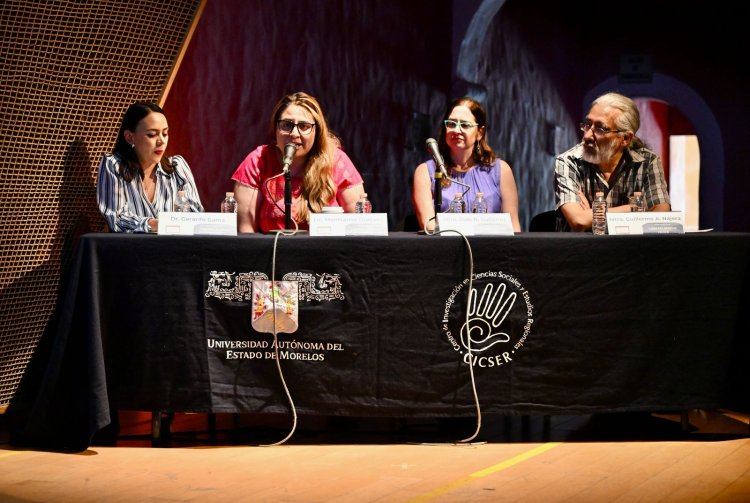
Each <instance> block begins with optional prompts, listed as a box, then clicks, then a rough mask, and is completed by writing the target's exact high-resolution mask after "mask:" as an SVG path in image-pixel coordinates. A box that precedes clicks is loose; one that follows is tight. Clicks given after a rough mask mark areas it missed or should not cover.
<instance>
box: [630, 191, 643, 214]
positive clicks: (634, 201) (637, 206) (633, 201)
mask: <svg viewBox="0 0 750 503" xmlns="http://www.w3.org/2000/svg"><path fill="white" fill-rule="evenodd" d="M630 211H646V198H644V197H643V193H642V192H633V195H632V196H630Z"/></svg>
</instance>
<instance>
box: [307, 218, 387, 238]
mask: <svg viewBox="0 0 750 503" xmlns="http://www.w3.org/2000/svg"><path fill="white" fill-rule="evenodd" d="M310 235H311V236H387V235H388V214H387V213H311V214H310Z"/></svg>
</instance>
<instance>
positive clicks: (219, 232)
mask: <svg viewBox="0 0 750 503" xmlns="http://www.w3.org/2000/svg"><path fill="white" fill-rule="evenodd" d="M157 232H158V233H159V235H164V236H236V235H237V214H236V213H211V212H203V213H192V212H188V213H182V212H173V211H162V212H161V213H159V228H158V230H157Z"/></svg>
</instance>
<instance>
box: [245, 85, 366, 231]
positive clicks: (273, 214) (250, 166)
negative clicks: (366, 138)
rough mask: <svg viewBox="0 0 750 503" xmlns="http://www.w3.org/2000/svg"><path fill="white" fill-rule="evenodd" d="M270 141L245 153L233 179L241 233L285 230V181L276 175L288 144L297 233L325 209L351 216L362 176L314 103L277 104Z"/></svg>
mask: <svg viewBox="0 0 750 503" xmlns="http://www.w3.org/2000/svg"><path fill="white" fill-rule="evenodd" d="M271 138H272V141H271V143H269V144H266V145H261V146H259V147H257V148H256V149H255V150H253V151H252V152H250V154H249V155H248V156H247V157H246V158H245V160H244V161H242V163H241V164H240V165H239V167H238V168H237V169H236V170H235V172H234V174H233V175H232V179H233V180H234V181H235V185H234V195H235V198H236V199H237V203H238V208H237V221H238V229H239V231H240V232H270V231H273V230H277V229H284V227H285V225H284V224H285V219H286V216H285V213H284V176H279V175H281V174H282V173H283V171H282V162H283V157H284V149H285V146H286V145H287V144H289V143H292V144H294V145H295V146H296V151H295V153H294V157H293V159H292V163H291V165H290V167H289V170H290V173H291V182H292V183H291V187H292V219H293V220H294V221H296V222H297V224H298V225H299V228H300V229H307V228H309V222H310V213H320V212H321V211H322V209H323V208H324V207H326V206H341V207H343V208H344V211H345V212H348V213H353V212H354V204H355V203H356V202H357V200H358V199H359V198H360V196H361V195H362V194H363V193H364V184H363V181H362V176H361V175H360V174H359V172H358V171H357V168H355V167H354V165H353V164H352V161H351V160H350V159H349V157H348V156H347V155H346V154H345V153H344V151H343V150H341V147H340V142H339V140H338V138H336V137H335V136H334V135H333V133H331V131H329V129H328V124H327V123H326V119H325V117H324V116H323V111H322V110H321V107H320V104H319V103H318V102H317V100H316V99H315V98H313V97H312V96H310V95H308V94H306V93H303V92H298V93H294V94H290V95H287V96H284V97H283V98H281V100H280V101H279V102H278V103H277V104H276V108H275V109H274V111H273V115H272V117H271Z"/></svg>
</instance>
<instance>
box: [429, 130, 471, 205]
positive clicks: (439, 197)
mask: <svg viewBox="0 0 750 503" xmlns="http://www.w3.org/2000/svg"><path fill="white" fill-rule="evenodd" d="M425 146H426V147H427V151H428V152H429V153H430V154H431V155H432V159H433V160H434V161H435V166H436V168H437V169H435V217H436V218H437V214H438V213H440V207H441V206H442V204H443V190H442V186H441V185H440V178H441V177H445V178H447V179H448V180H450V181H451V182H453V183H455V184H456V185H460V186H462V187H463V188H464V191H463V193H462V196H466V194H467V193H468V192H469V190H471V186H470V185H467V184H465V183H463V182H459V181H458V180H455V179H453V178H451V177H449V176H448V171H447V170H446V169H445V161H444V160H443V156H442V155H440V150H439V149H438V144H437V142H436V141H435V139H434V138H427V141H426V142H425ZM438 189H439V190H438Z"/></svg>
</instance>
